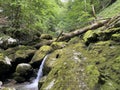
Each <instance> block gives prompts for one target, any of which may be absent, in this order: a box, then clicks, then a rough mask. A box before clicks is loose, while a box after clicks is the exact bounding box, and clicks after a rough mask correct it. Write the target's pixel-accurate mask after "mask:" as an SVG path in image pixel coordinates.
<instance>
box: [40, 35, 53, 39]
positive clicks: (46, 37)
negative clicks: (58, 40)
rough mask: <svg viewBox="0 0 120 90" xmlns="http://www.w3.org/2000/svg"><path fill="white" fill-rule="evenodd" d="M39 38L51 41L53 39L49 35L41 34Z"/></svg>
mask: <svg viewBox="0 0 120 90" xmlns="http://www.w3.org/2000/svg"><path fill="white" fill-rule="evenodd" d="M40 38H41V39H47V40H50V39H52V38H53V37H52V36H51V35H49V34H42V35H41V37H40Z"/></svg>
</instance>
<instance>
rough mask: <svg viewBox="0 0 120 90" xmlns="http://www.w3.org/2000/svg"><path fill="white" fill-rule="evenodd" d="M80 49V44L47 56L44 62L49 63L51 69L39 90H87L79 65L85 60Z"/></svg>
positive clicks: (81, 67) (81, 68)
mask: <svg viewBox="0 0 120 90" xmlns="http://www.w3.org/2000/svg"><path fill="white" fill-rule="evenodd" d="M81 47H82V45H81V44H77V45H75V44H73V45H72V46H69V47H66V48H64V49H60V50H57V51H55V52H53V53H52V54H50V55H49V57H48V59H47V60H46V62H48V61H49V62H50V61H51V62H50V64H49V65H51V66H50V67H51V68H52V69H51V71H50V72H49V74H48V76H47V79H46V80H45V82H44V83H43V85H42V87H41V88H40V89H39V90H45V89H46V90H89V89H88V86H87V84H86V82H85V81H84V79H85V78H86V76H85V75H84V73H85V72H84V70H83V67H84V65H82V63H81V62H82V61H84V60H86V59H87V58H86V56H84V55H83V54H82V51H81V50H82V49H81ZM68 51H69V52H68ZM83 52H84V51H83ZM83 72H84V73H83ZM82 78H84V79H82Z"/></svg>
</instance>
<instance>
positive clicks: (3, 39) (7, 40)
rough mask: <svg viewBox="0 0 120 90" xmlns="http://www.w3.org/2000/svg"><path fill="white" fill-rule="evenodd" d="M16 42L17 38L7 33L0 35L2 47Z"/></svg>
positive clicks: (5, 47)
mask: <svg viewBox="0 0 120 90" xmlns="http://www.w3.org/2000/svg"><path fill="white" fill-rule="evenodd" d="M17 44H18V42H17V40H16V39H14V38H12V37H10V36H7V35H3V36H0V47H1V48H3V49H7V48H9V47H13V46H16V45H17Z"/></svg>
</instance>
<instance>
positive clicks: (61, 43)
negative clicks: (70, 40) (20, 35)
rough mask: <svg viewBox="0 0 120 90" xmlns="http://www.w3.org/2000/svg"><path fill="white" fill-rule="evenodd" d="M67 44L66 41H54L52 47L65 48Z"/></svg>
mask: <svg viewBox="0 0 120 90" xmlns="http://www.w3.org/2000/svg"><path fill="white" fill-rule="evenodd" d="M66 45H67V43H66V42H53V43H52V44H51V47H52V48H53V49H62V48H64V47H65V46H66Z"/></svg>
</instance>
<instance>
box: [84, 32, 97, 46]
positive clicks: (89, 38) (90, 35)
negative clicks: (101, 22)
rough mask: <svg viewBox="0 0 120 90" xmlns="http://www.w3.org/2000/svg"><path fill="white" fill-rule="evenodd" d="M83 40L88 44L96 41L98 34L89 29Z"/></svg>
mask: <svg viewBox="0 0 120 90" xmlns="http://www.w3.org/2000/svg"><path fill="white" fill-rule="evenodd" d="M83 40H84V41H85V43H86V44H89V43H91V42H95V41H96V40H97V34H96V33H95V32H94V31H92V30H89V31H87V32H86V33H85V34H84V36H83Z"/></svg>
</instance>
